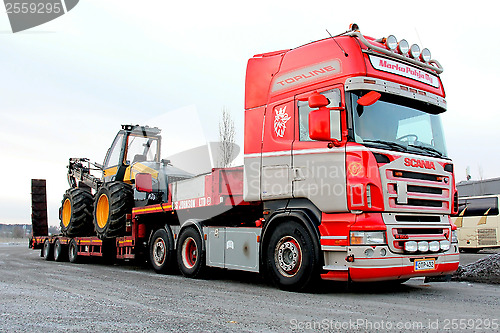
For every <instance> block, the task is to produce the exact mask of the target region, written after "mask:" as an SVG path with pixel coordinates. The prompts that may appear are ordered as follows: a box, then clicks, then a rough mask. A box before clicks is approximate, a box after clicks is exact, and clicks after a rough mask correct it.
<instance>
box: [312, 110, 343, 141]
mask: <svg viewBox="0 0 500 333" xmlns="http://www.w3.org/2000/svg"><path fill="white" fill-rule="evenodd" d="M341 110H343V108H326V107H321V108H319V109H318V110H313V111H311V112H309V137H310V138H311V139H313V140H318V141H332V140H342V135H341V129H340V111H341Z"/></svg>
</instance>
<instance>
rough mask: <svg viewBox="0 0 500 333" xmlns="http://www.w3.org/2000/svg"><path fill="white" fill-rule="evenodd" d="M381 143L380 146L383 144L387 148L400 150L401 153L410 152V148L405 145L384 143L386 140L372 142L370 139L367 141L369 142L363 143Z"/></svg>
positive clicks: (390, 142)
mask: <svg viewBox="0 0 500 333" xmlns="http://www.w3.org/2000/svg"><path fill="white" fill-rule="evenodd" d="M365 142H366V143H379V144H383V145H386V146H389V147H391V148H398V150H399V151H408V148H407V147H406V146H404V145H401V144H399V143H396V142H392V141H384V140H370V139H367V140H363V143H365Z"/></svg>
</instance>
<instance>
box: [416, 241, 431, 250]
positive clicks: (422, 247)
mask: <svg viewBox="0 0 500 333" xmlns="http://www.w3.org/2000/svg"><path fill="white" fill-rule="evenodd" d="M418 250H419V251H420V252H427V251H429V243H427V242H426V241H421V242H418Z"/></svg>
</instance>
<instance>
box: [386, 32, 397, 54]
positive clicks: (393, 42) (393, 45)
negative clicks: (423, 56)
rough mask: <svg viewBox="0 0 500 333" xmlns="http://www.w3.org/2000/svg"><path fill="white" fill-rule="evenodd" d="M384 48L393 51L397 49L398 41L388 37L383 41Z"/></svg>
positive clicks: (391, 36) (392, 36)
mask: <svg viewBox="0 0 500 333" xmlns="http://www.w3.org/2000/svg"><path fill="white" fill-rule="evenodd" d="M385 46H386V47H387V48H388V49H389V50H391V51H394V50H396V48H397V47H398V40H397V39H396V37H394V35H390V36H389V37H387V38H386V39H385Z"/></svg>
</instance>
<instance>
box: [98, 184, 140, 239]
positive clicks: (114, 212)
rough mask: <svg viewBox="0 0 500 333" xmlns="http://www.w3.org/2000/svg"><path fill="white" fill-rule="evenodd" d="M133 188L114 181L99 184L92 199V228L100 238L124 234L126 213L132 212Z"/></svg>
mask: <svg viewBox="0 0 500 333" xmlns="http://www.w3.org/2000/svg"><path fill="white" fill-rule="evenodd" d="M133 206H134V190H133V189H132V187H131V186H130V185H128V184H126V183H123V182H120V181H116V182H109V183H105V184H104V185H102V186H101V188H100V189H99V191H97V194H96V196H95V201H94V228H95V232H96V233H97V236H99V238H100V239H108V238H113V237H118V236H123V235H124V234H125V227H126V225H125V224H126V220H127V218H126V215H127V214H130V213H132V207H133Z"/></svg>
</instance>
